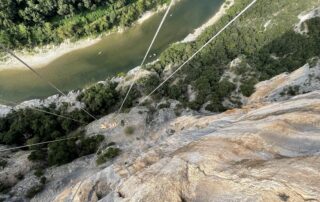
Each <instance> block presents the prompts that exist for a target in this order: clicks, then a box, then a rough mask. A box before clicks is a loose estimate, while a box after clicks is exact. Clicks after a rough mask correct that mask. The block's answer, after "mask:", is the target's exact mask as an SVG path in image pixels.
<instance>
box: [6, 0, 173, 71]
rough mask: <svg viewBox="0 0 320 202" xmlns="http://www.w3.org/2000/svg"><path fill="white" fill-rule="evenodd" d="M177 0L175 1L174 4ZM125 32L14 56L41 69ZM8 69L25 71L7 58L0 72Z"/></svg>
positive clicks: (21, 66)
mask: <svg viewBox="0 0 320 202" xmlns="http://www.w3.org/2000/svg"><path fill="white" fill-rule="evenodd" d="M178 1H179V0H175V3H176V2H178ZM167 6H168V5H164V6H160V7H158V8H157V9H156V10H155V11H147V12H145V13H144V14H143V15H142V16H141V17H140V18H139V19H138V20H137V21H136V23H138V24H141V23H143V22H144V21H146V20H148V19H149V18H151V17H152V16H153V15H155V14H156V13H158V12H161V11H163V10H165V9H166V8H167ZM136 23H134V24H133V25H132V26H134V25H135V24H136ZM123 31H125V29H123V28H117V29H114V30H112V31H109V32H107V33H104V34H102V35H100V36H99V37H96V38H87V39H82V40H79V41H77V42H70V40H66V41H65V42H63V43H62V44H60V45H58V46H54V45H47V46H43V47H37V48H35V49H34V52H33V53H28V52H27V51H16V52H15V54H16V55H17V56H18V57H20V58H21V59H22V60H24V61H26V62H27V63H28V64H29V65H31V66H32V67H34V68H41V67H44V66H45V65H47V64H49V63H50V62H52V61H54V60H56V59H57V58H59V57H61V56H63V55H65V54H67V53H69V52H72V51H75V50H79V49H82V48H86V47H89V46H92V45H94V44H96V43H98V42H99V41H100V40H101V39H102V37H106V36H107V35H109V34H112V33H116V32H118V33H120V32H123ZM8 69H25V67H24V66H23V65H22V64H21V63H20V62H19V61H17V60H16V59H14V58H12V57H10V56H7V58H6V61H4V62H3V61H1V62H0V71H1V70H8Z"/></svg>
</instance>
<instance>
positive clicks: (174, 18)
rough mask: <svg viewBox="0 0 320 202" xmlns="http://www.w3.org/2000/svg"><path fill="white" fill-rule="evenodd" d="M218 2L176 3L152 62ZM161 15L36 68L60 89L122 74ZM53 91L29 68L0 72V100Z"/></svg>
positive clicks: (136, 59)
mask: <svg viewBox="0 0 320 202" xmlns="http://www.w3.org/2000/svg"><path fill="white" fill-rule="evenodd" d="M222 3H223V0H182V1H180V2H179V3H177V4H176V5H175V6H174V7H173V8H172V10H171V12H170V16H168V19H167V21H166V22H165V24H164V26H163V28H162V30H161V32H160V34H159V36H158V38H157V41H156V42H155V44H154V47H153V49H152V51H151V53H150V55H152V56H153V55H154V54H156V56H153V57H152V58H150V57H149V59H148V60H149V61H152V60H155V59H156V58H157V56H158V55H159V54H160V53H161V51H163V50H164V49H166V48H167V47H168V46H169V45H170V44H171V43H174V42H177V41H180V40H182V39H183V38H185V37H186V36H187V35H188V34H189V33H191V32H193V30H194V29H195V28H197V27H199V26H201V25H202V24H203V23H205V22H206V21H207V20H208V19H209V18H211V17H212V16H213V15H214V14H215V13H216V12H217V11H218V9H219V7H220V6H221V4H222ZM163 14H164V12H160V13H157V14H155V15H153V16H152V17H151V18H149V19H148V20H146V21H145V22H143V23H142V24H137V25H135V26H133V27H131V28H129V29H128V30H126V31H125V32H123V33H114V34H111V35H108V36H106V37H104V38H103V39H102V40H101V41H99V42H98V43H96V44H94V45H92V46H90V47H87V48H83V49H79V50H75V51H72V52H70V53H68V54H65V55H63V56H61V57H59V58H58V59H56V60H54V61H53V62H51V63H50V64H48V65H46V66H44V67H43V68H41V69H38V71H39V72H40V73H41V74H42V75H43V76H44V77H45V78H47V79H49V80H50V81H51V82H52V83H54V84H56V85H57V86H58V87H59V88H60V89H62V90H64V91H69V90H73V89H79V88H83V87H85V86H87V85H89V84H92V83H94V82H97V81H100V80H105V79H106V78H107V77H111V76H113V75H116V74H117V73H119V72H126V71H128V70H130V69H132V68H134V67H136V66H138V65H139V64H140V63H141V60H142V58H143V56H144V54H145V51H146V49H147V47H148V46H149V44H150V42H151V39H152V37H153V35H154V33H155V31H156V29H157V26H158V25H159V23H160V21H161V18H162V16H163ZM99 53H100V54H99ZM26 62H28V61H26ZM53 94H56V92H55V91H54V90H53V89H51V88H50V87H49V86H48V85H47V84H46V83H45V82H43V81H41V80H39V79H38V78H37V77H36V76H35V75H33V74H32V73H31V72H30V71H29V70H3V71H0V98H3V99H6V100H10V101H16V102H17V101H23V100H28V99H33V98H43V97H46V96H50V95H53Z"/></svg>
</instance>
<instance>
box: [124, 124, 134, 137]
mask: <svg viewBox="0 0 320 202" xmlns="http://www.w3.org/2000/svg"><path fill="white" fill-rule="evenodd" d="M134 131H135V127H133V126H127V127H125V129H124V133H125V134H126V135H132V134H133V133H134Z"/></svg>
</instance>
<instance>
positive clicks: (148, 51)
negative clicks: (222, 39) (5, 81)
mask: <svg viewBox="0 0 320 202" xmlns="http://www.w3.org/2000/svg"><path fill="white" fill-rule="evenodd" d="M173 3H174V0H171V2H170V4H169V6H168V8H167V10H166V12H165V14H164V16H163V18H162V20H161V22H160V24H159V26H158V29H157V31H156V33H155V35H154V37H153V39H152V41H151V43H150V45H149V47H148V50H147V52H146V54H145V55H144V57H143V60H142V62H141V64H140V67H142V66H143V65H144V63H145V61H146V59H147V57H148V55H149V53H150V51H151V48H152V46H153V45H154V42H155V41H156V39H157V37H158V35H159V32H160V30H161V28H162V26H163V24H164V22H165V20H166V18H167V16H168V14H169V11H170V9H171V7H172V6H173ZM135 78H136V75H135V76H134V78H133V81H132V83H131V85H130V87H129V89H128V91H127V93H126V95H125V98H124V99H123V101H122V103H121V106H120V108H119V110H118V111H117V113H116V114H115V116H114V117H113V120H115V119H116V117H117V116H118V115H119V114H120V113H121V111H122V109H123V106H124V104H125V103H126V101H127V99H128V96H129V94H130V92H131V90H132V88H133V85H134V84H135ZM102 146H103V144H101V145H100V146H99V148H98V150H97V152H96V153H95V156H96V155H97V154H98V152H99V151H100V149H101V147H102ZM94 160H95V158H93V160H92V162H91V164H92V163H93V161H94ZM82 183H83V180H81V182H80V184H79V186H78V187H77V189H76V191H75V193H74V194H73V196H72V199H71V201H72V202H73V201H74V199H75V197H76V195H77V193H78V191H79V189H80V187H81V185H82Z"/></svg>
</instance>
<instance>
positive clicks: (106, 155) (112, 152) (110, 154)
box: [96, 147, 121, 165]
mask: <svg viewBox="0 0 320 202" xmlns="http://www.w3.org/2000/svg"><path fill="white" fill-rule="evenodd" d="M120 152H121V149H119V148H115V147H109V148H108V149H107V151H106V152H103V153H102V154H100V155H99V156H98V158H97V160H96V163H97V165H101V164H104V163H105V162H107V160H110V159H113V158H115V157H117V156H118V155H119V154H120Z"/></svg>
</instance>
